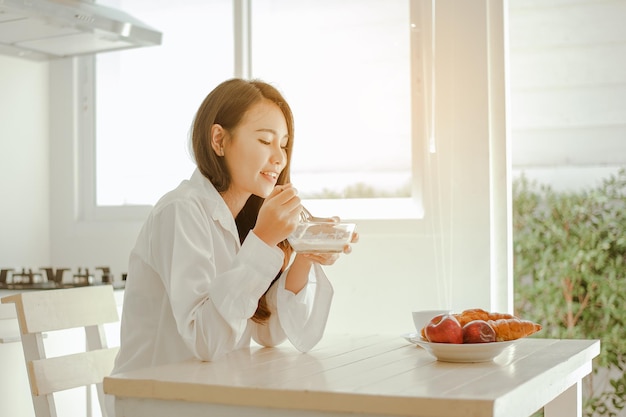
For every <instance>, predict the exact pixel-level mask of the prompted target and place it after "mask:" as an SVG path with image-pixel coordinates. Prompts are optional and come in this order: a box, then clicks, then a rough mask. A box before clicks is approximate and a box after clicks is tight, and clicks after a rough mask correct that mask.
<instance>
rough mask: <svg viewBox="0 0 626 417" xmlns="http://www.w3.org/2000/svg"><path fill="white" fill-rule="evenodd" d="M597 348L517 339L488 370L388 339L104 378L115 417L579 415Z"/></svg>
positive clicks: (247, 353)
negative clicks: (584, 380)
mask: <svg viewBox="0 0 626 417" xmlns="http://www.w3.org/2000/svg"><path fill="white" fill-rule="evenodd" d="M599 352H600V342H599V341H597V340H550V339H534V338H526V339H522V340H520V341H519V342H518V343H516V344H515V345H513V346H512V347H510V348H508V349H507V350H506V351H504V352H503V353H502V354H501V355H499V356H498V357H497V358H496V359H494V361H492V362H483V363H465V364H460V363H446V362H439V361H436V360H435V359H434V358H432V357H431V356H430V355H429V354H428V353H427V352H426V351H424V350H423V349H421V348H419V347H416V346H415V345H412V344H409V343H408V342H406V341H405V340H404V339H402V338H401V337H400V336H397V335H367V336H354V335H351V336H328V335H327V336H325V337H324V339H323V340H322V341H321V342H320V344H319V345H318V346H317V347H316V348H315V349H314V350H313V351H311V352H309V353H307V354H303V353H300V352H298V351H296V350H295V349H293V348H292V347H291V346H289V345H281V346H279V347H277V348H261V347H251V348H250V349H242V350H239V351H235V352H233V353H231V354H229V355H228V356H226V357H224V358H222V359H220V360H217V361H215V362H199V361H189V362H182V363H177V364H171V365H165V366H159V367H154V368H147V369H143V370H138V371H134V372H128V373H124V374H119V375H115V376H112V377H108V378H105V380H104V390H105V392H106V393H108V394H111V395H114V396H116V412H117V417H166V416H167V417H171V416H185V417H195V416H198V417H199V416H203V417H206V416H255V417H263V416H267V417H270V416H271V417H282V416H300V417H305V416H306V417H312V416H325V417H339V416H343V417H347V416H348V415H350V416H356V415H361V416H369V417H380V416H423V417H426V416H427V417H440V416H441V417H444V416H445V417H455V416H458V417H468V416H477V417H482V416H485V417H490V416H493V417H516V416H519V417H527V416H529V415H531V414H533V413H534V412H535V411H537V410H539V409H540V408H542V407H545V408H544V411H545V416H546V417H555V416H559V417H561V416H569V417H579V416H580V415H581V379H582V378H583V377H584V376H585V375H587V374H588V373H589V372H591V367H592V364H591V361H592V359H593V358H594V357H595V356H597V355H598V354H599Z"/></svg>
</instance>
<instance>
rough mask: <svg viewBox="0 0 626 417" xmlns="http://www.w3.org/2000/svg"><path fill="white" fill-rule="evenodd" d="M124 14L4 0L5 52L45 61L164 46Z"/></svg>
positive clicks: (0, 3) (1, 43) (81, 5)
mask: <svg viewBox="0 0 626 417" xmlns="http://www.w3.org/2000/svg"><path fill="white" fill-rule="evenodd" d="M161 38H162V34H161V32H159V31H157V30H155V29H153V28H151V27H149V26H148V25H146V24H145V23H143V22H141V21H139V20H137V19H136V18H134V17H133V16H130V15H129V14H127V13H124V12H122V11H120V10H116V9H112V8H109V7H104V6H102V5H98V4H94V3H88V2H85V1H79V0H0V54H2V55H12V56H16V57H21V58H26V59H31V60H36V61H45V60H49V59H55V58H64V57H69V56H75V55H84V54H93V53H98V52H105V51H112V50H119V49H128V48H137V47H142V46H152V45H160V44H161Z"/></svg>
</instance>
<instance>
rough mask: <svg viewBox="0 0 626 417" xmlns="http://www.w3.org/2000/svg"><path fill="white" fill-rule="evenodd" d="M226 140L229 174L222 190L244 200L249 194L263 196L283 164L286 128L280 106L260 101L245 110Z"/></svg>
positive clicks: (285, 157) (284, 164)
mask: <svg viewBox="0 0 626 417" xmlns="http://www.w3.org/2000/svg"><path fill="white" fill-rule="evenodd" d="M231 133H232V136H231V137H230V140H228V141H226V142H225V146H224V158H225V159H226V165H227V167H228V170H229V172H230V175H231V184H230V187H229V189H228V190H227V191H226V193H227V194H228V195H229V197H231V198H241V199H243V201H245V200H247V199H248V197H249V196H250V195H251V194H254V195H256V196H259V197H261V198H266V197H267V196H268V195H269V194H270V193H271V192H272V190H273V189H274V186H275V185H276V180H278V176H279V175H280V173H281V171H282V170H283V169H284V168H285V166H286V165H287V151H286V147H287V144H288V139H289V138H288V131H287V123H286V121H285V117H284V116H283V113H282V112H281V110H280V108H279V107H278V106H277V105H276V104H274V103H273V102H271V101H269V100H263V101H260V102H259V103H257V104H255V105H253V106H252V107H250V108H249V109H248V111H247V112H246V113H245V115H244V117H243V118H242V120H241V122H240V123H239V125H238V126H237V127H236V128H235V129H234V131H233V132H231Z"/></svg>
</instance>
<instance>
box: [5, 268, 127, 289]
mask: <svg viewBox="0 0 626 417" xmlns="http://www.w3.org/2000/svg"><path fill="white" fill-rule="evenodd" d="M125 283H126V274H122V276H121V279H118V280H116V279H115V277H114V275H113V274H112V273H111V269H110V268H109V267H107V266H100V267H97V268H95V269H94V270H91V271H90V270H89V268H83V267H79V268H78V269H77V270H76V271H74V272H72V270H71V269H70V268H52V267H44V268H26V267H23V268H2V269H0V289H4V290H20V291H21V290H54V289H60V288H75V287H85V286H89V285H113V286H114V287H116V288H123V287H124V284H125Z"/></svg>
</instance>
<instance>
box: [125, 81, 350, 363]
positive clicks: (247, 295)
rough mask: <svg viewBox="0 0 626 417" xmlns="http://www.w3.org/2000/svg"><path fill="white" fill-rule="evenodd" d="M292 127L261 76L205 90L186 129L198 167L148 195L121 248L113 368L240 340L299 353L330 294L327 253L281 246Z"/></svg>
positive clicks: (287, 219)
mask: <svg viewBox="0 0 626 417" xmlns="http://www.w3.org/2000/svg"><path fill="white" fill-rule="evenodd" d="M293 131H294V129H293V117H292V114H291V110H290V108H289V106H288V104H287V102H286V101H285V100H284V99H283V97H282V96H281V94H280V93H279V92H278V91H277V90H276V89H275V88H274V87H272V86H270V85H268V84H266V83H263V82H260V81H244V80H241V79H232V80H229V81H226V82H224V83H222V84H220V85H219V86H218V87H216V88H215V89H214V90H213V91H212V92H211V93H210V94H209V95H208V96H207V97H206V99H205V100H204V102H203V103H202V104H201V106H200V108H199V110H198V112H197V114H196V117H195V121H194V124H193V129H192V134H191V140H192V146H193V153H194V157H195V160H196V164H197V169H196V170H195V172H194V173H193V175H192V177H191V178H190V179H189V180H187V181H183V182H182V183H181V184H180V185H179V186H178V187H177V188H176V189H175V190H173V191H171V192H169V193H168V194H166V195H165V196H164V197H162V198H161V200H160V201H159V202H158V203H157V204H156V205H155V207H154V209H153V210H152V212H151V213H150V215H149V217H148V219H147V221H146V223H145V225H144V226H143V228H142V230H141V232H140V234H139V237H138V239H137V243H136V246H135V248H134V249H133V251H132V253H131V255H130V263H129V271H128V279H127V281H126V292H125V298H124V308H123V314H122V320H121V346H120V351H119V354H118V357H117V360H116V365H115V369H114V371H113V372H114V373H118V372H124V371H129V370H133V369H137V368H142V367H146V366H153V365H159V364H163V363H170V362H175V361H181V360H185V359H189V358H197V359H201V360H207V361H210V360H214V359H216V358H218V357H219V356H221V355H224V354H226V353H228V352H230V351H232V350H234V349H238V348H241V347H246V346H249V344H250V341H251V339H254V340H255V341H256V342H258V343H260V344H262V345H265V346H274V345H276V344H278V343H281V342H283V341H284V340H285V339H287V338H288V339H289V341H290V342H291V343H292V344H293V345H294V346H295V347H296V348H297V349H299V350H301V351H307V350H309V349H311V348H312V347H313V346H314V345H315V344H316V343H317V342H318V341H319V339H320V338H321V336H322V334H323V330H324V327H325V324H326V319H327V317H328V311H329V308H330V302H331V298H332V294H333V290H332V287H331V285H330V283H329V281H328V279H327V278H326V276H325V274H324V272H323V270H322V268H321V266H320V265H331V264H333V263H334V262H335V261H336V260H337V258H338V255H336V254H308V255H304V254H296V255H295V256H292V255H293V254H292V251H291V248H290V247H289V244H288V243H287V241H286V238H287V236H288V235H289V233H291V232H292V231H293V230H294V229H295V227H296V225H297V223H298V220H299V214H300V211H301V209H302V206H301V204H300V199H299V198H298V196H297V191H296V189H295V188H294V187H293V186H292V185H291V184H290V183H289V181H290V178H289V163H290V158H291V149H292V146H293ZM355 241H356V239H355ZM349 250H350V247H349V246H347V247H346V248H345V252H346V253H347V252H349ZM292 258H293V261H291V259H292ZM290 261H291V262H290Z"/></svg>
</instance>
